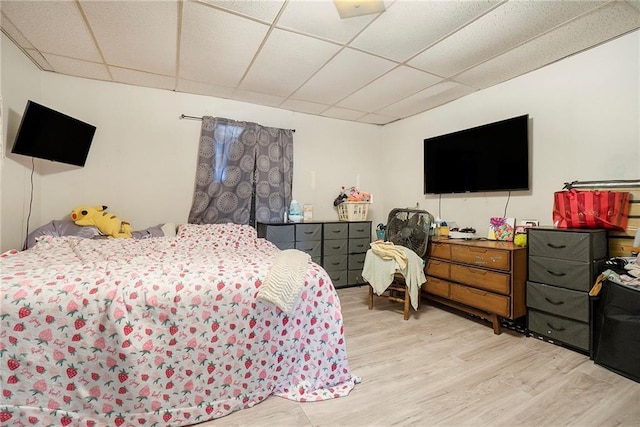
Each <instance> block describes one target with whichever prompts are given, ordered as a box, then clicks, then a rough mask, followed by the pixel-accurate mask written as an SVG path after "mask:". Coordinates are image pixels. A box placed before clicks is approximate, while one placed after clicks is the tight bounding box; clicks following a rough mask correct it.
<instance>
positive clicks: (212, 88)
mask: <svg viewBox="0 0 640 427" xmlns="http://www.w3.org/2000/svg"><path fill="white" fill-rule="evenodd" d="M176 90H177V91H179V92H187V93H195V94H200V95H208V96H215V97H218V98H226V99H229V98H231V97H232V96H233V92H234V91H235V89H234V88H232V87H225V86H218V85H213V84H210V83H202V82H196V81H193V80H185V79H179V80H178V85H177V87H176Z"/></svg>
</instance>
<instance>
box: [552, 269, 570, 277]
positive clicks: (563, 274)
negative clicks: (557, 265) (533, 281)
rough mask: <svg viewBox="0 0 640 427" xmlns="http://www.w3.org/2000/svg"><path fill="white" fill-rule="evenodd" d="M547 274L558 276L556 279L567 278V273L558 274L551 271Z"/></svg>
mask: <svg viewBox="0 0 640 427" xmlns="http://www.w3.org/2000/svg"><path fill="white" fill-rule="evenodd" d="M547 273H549V274H551V275H553V276H556V277H562V276H566V275H567V273H556V272H555V271H551V270H547Z"/></svg>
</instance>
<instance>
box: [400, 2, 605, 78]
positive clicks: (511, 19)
mask: <svg viewBox="0 0 640 427" xmlns="http://www.w3.org/2000/svg"><path fill="white" fill-rule="evenodd" d="M603 3H604V1H574V2H552V1H550V2H522V1H519V2H508V3H504V4H502V5H500V6H499V7H497V8H495V9H493V10H492V11H491V12H489V13H487V14H486V15H484V16H483V17H481V18H479V19H478V20H476V21H474V22H473V23H471V24H470V25H468V26H466V27H464V28H462V29H461V30H460V31H458V32H456V33H454V34H452V35H451V36H449V37H447V38H446V39H444V40H442V41H441V42H439V43H437V44H436V45H434V46H433V47H431V48H429V49H427V50H426V51H425V52H423V53H421V54H420V55H418V56H417V57H415V58H414V59H412V60H411V61H409V64H410V65H412V66H415V67H417V68H421V69H423V70H425V71H429V72H432V73H435V74H438V75H441V76H445V77H450V76H452V75H454V74H456V73H459V72H461V71H464V70H465V69H467V68H469V67H471V66H473V65H475V64H478V63H480V62H483V61H486V60H487V59H488V58H491V57H494V56H497V55H499V54H501V53H503V52H505V51H507V50H509V49H511V48H514V47H516V46H517V45H519V44H520V43H523V42H525V41H526V40H529V39H532V38H534V37H536V36H537V35H538V34H540V33H543V32H546V31H548V30H550V29H552V28H553V27H555V26H556V25H559V24H561V23H563V22H566V21H568V20H570V19H572V18H574V17H576V16H578V15H580V14H582V13H584V12H586V11H588V10H590V9H593V8H595V7H597V6H599V5H602V4H603Z"/></svg>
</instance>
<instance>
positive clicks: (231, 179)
mask: <svg viewBox="0 0 640 427" xmlns="http://www.w3.org/2000/svg"><path fill="white" fill-rule="evenodd" d="M292 180H293V132H292V131H291V130H289V129H278V128H270V127H265V126H261V125H259V124H257V123H251V122H238V121H235V120H230V119H224V118H218V117H216V118H214V117H209V116H206V117H203V118H202V129H201V134H200V144H199V150H198V165H197V171H196V185H195V191H194V196H193V204H192V206H191V211H190V213H189V222H190V223H194V224H213V223H226V222H232V223H235V224H250V225H253V226H255V223H256V222H257V221H260V222H277V221H281V220H282V218H283V216H284V212H285V211H286V209H287V206H288V205H289V202H290V201H291V187H292Z"/></svg>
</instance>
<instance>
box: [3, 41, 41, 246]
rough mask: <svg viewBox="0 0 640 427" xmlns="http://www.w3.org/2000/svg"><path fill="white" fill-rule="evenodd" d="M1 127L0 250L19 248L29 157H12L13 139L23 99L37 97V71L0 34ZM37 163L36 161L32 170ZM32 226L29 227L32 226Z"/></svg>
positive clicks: (35, 215)
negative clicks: (0, 46) (3, 138)
mask: <svg viewBox="0 0 640 427" xmlns="http://www.w3.org/2000/svg"><path fill="white" fill-rule="evenodd" d="M1 40H2V41H1V43H2V104H3V105H2V107H3V109H2V115H3V117H2V126H3V132H4V135H5V138H6V139H5V144H4V145H3V146H2V149H1V150H0V151H1V152H0V175H1V178H0V185H1V189H2V192H1V206H0V224H2V225H1V228H0V229H1V234H0V250H1V251H2V252H4V251H5V250H7V249H10V248H17V249H20V248H22V244H23V243H24V238H25V233H24V230H26V219H27V216H28V212H29V201H30V192H31V185H30V176H31V166H32V165H31V160H30V159H29V158H27V157H22V158H20V159H17V158H16V159H15V160H12V159H11V157H12V155H11V154H10V151H11V147H12V146H13V140H14V138H15V135H16V131H17V130H18V126H19V125H20V119H21V118H22V112H23V110H24V107H25V105H26V100H27V99H28V98H31V99H33V100H38V99H40V98H41V95H40V94H41V90H40V75H41V73H40V71H38V69H37V68H36V67H35V66H34V65H33V63H32V62H31V60H29V59H28V58H27V57H26V56H25V55H24V54H23V53H22V52H21V51H20V50H18V48H16V47H15V45H14V44H13V43H12V42H11V41H10V40H9V39H7V38H6V37H5V35H4V34H2V38H1ZM37 164H38V162H37V161H36V169H37ZM33 182H34V194H33V196H34V197H33V203H32V214H31V223H32V224H38V225H39V224H40V175H39V174H38V173H34V175H33ZM32 229H33V228H32Z"/></svg>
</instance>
